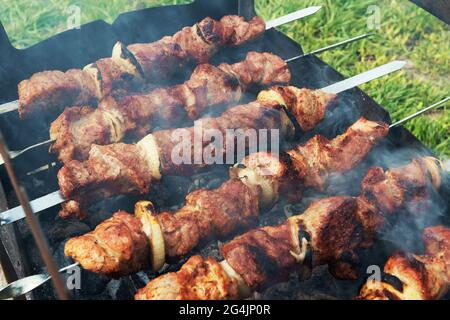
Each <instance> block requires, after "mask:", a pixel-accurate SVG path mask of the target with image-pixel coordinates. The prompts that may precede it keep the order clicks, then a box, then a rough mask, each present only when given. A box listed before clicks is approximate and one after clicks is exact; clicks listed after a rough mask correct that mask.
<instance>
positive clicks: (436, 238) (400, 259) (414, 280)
mask: <svg viewBox="0 0 450 320" xmlns="http://www.w3.org/2000/svg"><path fill="white" fill-rule="evenodd" d="M423 238H424V242H425V246H426V253H425V254H424V255H413V254H406V253H401V252H399V253H396V254H394V255H393V256H391V257H390V258H389V260H388V261H387V262H386V264H385V266H384V274H385V275H384V276H383V278H382V279H381V281H376V280H375V279H372V280H369V281H368V282H367V283H365V284H364V286H363V287H362V288H361V291H360V294H359V296H358V298H357V299H364V300H435V299H439V298H441V297H442V296H444V295H445V294H446V293H447V292H448V290H449V288H450V229H449V228H447V227H444V226H436V227H430V228H427V229H425V231H424V236H423Z"/></svg>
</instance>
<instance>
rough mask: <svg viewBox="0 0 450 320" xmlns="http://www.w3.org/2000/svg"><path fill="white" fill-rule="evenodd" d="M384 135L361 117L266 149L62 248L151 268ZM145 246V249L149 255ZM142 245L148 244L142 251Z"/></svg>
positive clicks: (123, 269)
mask: <svg viewBox="0 0 450 320" xmlns="http://www.w3.org/2000/svg"><path fill="white" fill-rule="evenodd" d="M434 105H436V104H434ZM424 110H429V108H425V109H424ZM387 132H388V125H387V124H384V123H377V122H374V121H368V120H366V119H364V118H362V119H360V120H358V121H357V122H356V123H354V124H353V125H352V126H350V127H349V128H348V129H347V130H346V132H345V133H344V134H342V135H340V136H337V137H335V138H334V139H332V140H331V141H329V140H327V139H326V138H324V137H322V136H320V135H317V136H315V137H313V138H311V139H310V140H309V141H308V142H306V143H305V144H304V145H298V146H297V147H296V148H294V149H292V150H289V151H287V152H285V153H282V155H281V157H273V156H271V154H270V153H267V152H257V153H254V154H251V155H249V156H247V157H246V158H245V159H244V160H243V162H242V163H241V164H239V165H237V166H235V167H234V168H231V170H230V179H229V180H228V181H227V182H225V183H223V184H222V185H221V186H220V187H219V188H217V189H214V190H197V191H194V192H192V193H191V194H189V195H188V196H187V197H186V205H185V206H183V207H182V208H181V209H179V210H177V211H176V212H175V213H173V212H172V213H169V212H165V213H162V214H160V215H156V214H152V212H151V211H152V210H153V208H152V206H151V203H150V202H148V201H141V202H138V203H137V204H136V208H135V215H136V217H137V218H139V219H141V222H142V225H146V227H145V228H143V227H141V228H140V229H139V228H138V229H134V230H133V229H129V228H127V227H126V226H127V225H133V226H137V225H138V224H137V223H134V224H133V223H131V222H132V221H133V219H132V218H131V216H130V215H128V214H127V213H125V212H123V211H120V212H118V213H116V214H114V215H113V218H111V219H108V220H106V221H105V222H103V223H101V224H100V225H99V226H97V228H96V229H95V231H93V232H90V233H88V234H87V235H84V236H81V237H76V238H73V239H71V240H69V241H68V242H67V244H66V246H65V253H66V255H68V256H70V257H72V258H73V259H74V260H75V261H78V262H80V263H81V265H82V266H83V267H85V268H86V269H88V270H89V271H93V272H99V273H104V274H108V275H126V274H128V273H130V272H131V273H132V272H136V271H138V270H140V269H141V268H142V267H143V266H144V265H145V263H146V262H147V261H152V262H151V264H150V265H151V267H152V269H153V270H154V271H157V270H159V269H160V268H161V267H162V264H163V263H164V257H166V256H167V257H172V258H173V257H180V256H183V255H186V254H187V253H188V252H189V251H190V250H192V249H193V248H195V247H197V245H198V244H199V243H201V242H204V241H205V239H211V238H222V239H223V238H226V237H227V236H229V235H230V234H233V233H236V231H239V230H242V229H245V228H248V227H249V226H251V225H252V223H254V221H255V220H256V219H257V217H258V215H259V211H260V210H262V209H263V208H270V207H271V206H273V205H274V203H275V202H276V201H278V198H279V196H280V195H282V194H283V195H285V194H289V197H290V198H292V199H294V198H298V197H299V195H301V193H302V191H303V188H315V189H319V190H322V189H323V188H324V186H325V184H326V181H327V177H328V176H330V175H332V174H336V173H339V174H342V173H344V172H346V171H348V170H350V169H351V168H353V167H354V166H356V165H357V164H358V163H359V162H360V161H361V160H362V159H363V158H364V157H365V156H366V155H367V153H368V152H369V151H370V150H371V149H372V147H373V146H374V145H376V144H377V142H378V141H379V140H380V139H382V138H383V137H385V136H386V135H387ZM436 183H437V182H436ZM439 184H440V182H439ZM293 185H298V186H299V187H297V188H295V189H297V191H296V192H294V193H292V191H290V190H292V189H293V188H292V186H293ZM300 186H301V187H300ZM146 211H150V214H152V215H153V217H149V216H148V215H147V214H146ZM236 213H238V214H236ZM135 219H136V218H135ZM122 220H124V221H127V222H126V223H124V222H123V221H122ZM116 228H117V229H116ZM113 229H116V230H114V231H113ZM126 230H133V231H134V232H130V233H129V234H130V235H131V238H133V240H131V238H130V240H129V241H127V242H126V245H123V244H124V242H123V241H120V243H119V244H117V243H115V241H114V238H112V237H111V235H113V234H115V233H116V231H117V233H120V234H124V233H125V232H120V231H126ZM139 230H147V239H150V242H149V245H147V246H144V245H139V244H138V243H139V241H140V240H141V239H139V238H138V237H134V236H133V235H135V236H136V235H138V234H139V232H138V231H139ZM144 233H146V232H144ZM149 233H150V234H149ZM97 239H100V240H97ZM143 239H146V238H145V237H144V238H143ZM147 239H146V240H144V241H147ZM152 239H155V240H154V241H155V245H152V243H153V242H152V241H153V240H152ZM161 243H163V244H161ZM117 246H118V247H117ZM148 247H150V248H151V252H152V254H151V255H150V258H148ZM157 247H160V248H161V249H163V250H162V251H159V252H158V251H157V250H155V249H154V248H157ZM113 248H120V250H119V249H118V250H114V249H113ZM144 248H147V249H145V250H144V252H142V251H141V250H143V249H144ZM92 252H96V254H95V255H94V256H95V257H96V258H92V256H93V255H92ZM111 252H113V253H114V252H115V253H116V254H110V253H111ZM119 252H120V254H119ZM121 257H123V258H124V259H121Z"/></svg>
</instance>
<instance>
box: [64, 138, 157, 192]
mask: <svg viewBox="0 0 450 320" xmlns="http://www.w3.org/2000/svg"><path fill="white" fill-rule="evenodd" d="M58 181H59V183H60V185H59V186H60V188H61V193H62V194H63V196H64V197H66V198H74V199H83V197H90V198H99V197H100V198H103V197H110V196H111V195H113V194H120V193H127V192H132V191H139V192H141V193H146V192H148V190H149V189H148V188H149V184H150V181H152V175H151V170H150V168H149V167H148V163H147V162H146V161H145V159H143V157H142V154H141V151H140V150H139V149H138V148H137V147H136V146H135V145H126V144H122V143H118V144H115V145H111V146H97V145H94V146H93V147H92V149H91V152H90V158H89V160H87V161H85V162H79V161H77V160H73V161H71V162H69V163H68V164H67V165H66V166H64V167H63V168H61V170H60V171H59V172H58ZM112 186H113V188H112Z"/></svg>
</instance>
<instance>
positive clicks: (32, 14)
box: [0, 0, 450, 157]
mask: <svg viewBox="0 0 450 320" xmlns="http://www.w3.org/2000/svg"><path fill="white" fill-rule="evenodd" d="M212 1H213V0H212ZM186 2H189V1H167V0H166V1H164V0H147V1H144V0H108V1H106V0H95V1H94V0H84V1H68V0H58V1H57V0H46V1H44V0H32V1H30V0H15V1H10V0H0V7H1V8H2V10H1V11H0V21H2V23H3V24H4V25H5V28H6V30H7V32H8V34H9V36H10V38H11V40H12V42H13V44H14V45H15V46H17V47H26V46H29V45H31V44H33V43H35V42H38V41H41V40H43V39H45V38H48V37H49V36H51V35H53V34H55V33H58V32H61V31H64V30H65V27H66V20H67V16H68V11H67V10H68V7H69V5H70V4H76V5H78V6H79V7H80V8H81V23H85V22H88V21H92V20H95V19H104V20H106V21H108V22H112V21H113V20H114V18H115V17H116V16H117V15H118V14H119V13H121V12H125V11H130V10H136V9H140V8H144V7H150V6H156V5H162V4H173V3H186ZM319 4H321V5H324V8H323V9H322V10H321V11H320V12H319V13H318V14H316V15H314V16H313V17H309V18H306V19H303V20H302V21H298V22H295V23H291V24H289V25H286V26H283V27H282V28H281V30H282V31H283V32H285V33H286V34H288V35H289V36H290V37H292V38H293V39H295V40H296V41H298V42H299V43H301V44H302V45H303V47H304V49H305V50H306V51H309V50H312V49H315V48H319V47H322V46H324V45H327V44H332V43H335V42H338V41H340V40H344V39H347V38H349V37H352V36H355V35H358V34H361V33H365V32H370V31H376V32H377V33H378V36H377V37H375V38H374V37H372V38H370V39H366V40H363V41H360V42H358V43H354V44H352V45H350V46H348V47H346V48H342V49H335V50H332V51H329V52H325V53H323V54H321V58H322V59H323V60H325V61H326V62H328V63H329V64H331V65H332V66H333V67H334V68H336V69H337V70H338V71H340V72H341V73H343V74H344V75H346V76H351V75H354V74H357V73H359V72H362V71H364V70H367V69H370V68H372V67H374V66H377V65H380V64H383V63H386V62H389V61H391V60H393V59H403V60H407V61H408V62H409V64H408V68H407V69H406V70H405V71H402V72H399V73H396V74H395V75H391V76H389V77H386V78H383V79H382V80H376V81H373V82H371V83H368V84H365V85H364V86H362V88H363V89H364V90H365V91H366V92H367V93H368V94H369V95H370V96H372V97H373V98H374V99H375V100H376V101H378V102H379V103H380V104H381V105H383V106H384V107H386V108H387V109H388V110H389V112H390V114H391V117H392V119H393V120H398V119H401V118H402V117H404V116H406V115H408V114H410V113H412V112H414V111H417V110H419V109H420V108H422V107H424V106H426V105H429V104H432V103H433V102H436V101H438V100H440V99H442V98H444V97H446V96H449V95H450V83H449V82H450V81H449V74H450V60H449V57H450V27H449V26H447V25H446V24H445V23H443V22H441V21H440V20H438V19H437V18H435V17H433V16H432V15H430V14H429V13H427V12H426V11H424V10H422V9H420V8H418V7H416V6H415V5H414V4H412V3H410V2H409V1H406V0H389V1H388V0H377V1H375V0H358V1H347V0H323V1H319V0H303V1H299V0H256V5H257V11H258V14H260V15H261V16H262V17H264V18H265V19H269V18H275V17H278V16H280V15H283V14H286V13H288V12H291V11H294V10H296V9H299V8H303V7H307V6H310V5H319ZM371 5H376V6H378V7H379V9H380V13H381V16H380V28H379V29H377V30H370V29H369V28H368V24H367V19H368V18H369V14H368V13H367V9H368V7H369V6H371ZM406 126H407V128H408V129H409V130H411V131H412V132H413V133H414V134H415V135H416V136H417V137H418V138H419V139H420V140H421V141H423V142H424V143H425V144H426V145H428V146H429V147H430V148H431V149H433V150H434V151H435V152H436V153H437V154H438V155H440V156H441V157H449V156H450V108H449V107H448V105H447V107H445V108H442V109H440V110H437V111H434V112H432V113H430V114H428V115H425V116H421V117H419V118H416V119H414V120H412V121H410V122H409V123H408V124H407V125H406Z"/></svg>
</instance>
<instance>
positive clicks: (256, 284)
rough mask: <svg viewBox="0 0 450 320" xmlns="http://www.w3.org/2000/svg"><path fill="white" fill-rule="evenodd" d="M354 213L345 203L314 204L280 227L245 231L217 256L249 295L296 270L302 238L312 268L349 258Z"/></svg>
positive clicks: (349, 201)
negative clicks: (233, 273)
mask: <svg viewBox="0 0 450 320" xmlns="http://www.w3.org/2000/svg"><path fill="white" fill-rule="evenodd" d="M356 208H357V205H356V201H355V199H354V198H350V197H335V198H327V199H322V200H318V201H316V202H314V203H313V204H312V205H311V206H310V207H309V208H308V209H307V210H306V211H305V212H304V213H303V214H302V215H300V216H295V217H291V218H289V219H288V220H287V221H286V222H285V223H283V224H281V225H278V226H275V227H263V228H258V229H255V230H251V231H249V232H247V233H245V234H244V235H242V236H239V237H237V238H235V239H234V240H231V241H230V242H228V243H226V244H225V245H224V246H222V248H221V254H222V256H223V257H224V258H225V260H226V261H227V262H228V264H229V265H230V266H231V267H232V268H233V270H234V271H236V272H237V273H238V274H239V275H240V276H241V277H242V278H243V279H244V281H245V283H246V284H247V285H248V286H249V287H250V288H251V289H253V290H257V291H260V290H264V289H265V288H267V287H269V286H271V285H273V284H274V283H277V282H282V281H285V280H287V279H288V277H289V275H290V274H291V273H292V272H293V271H295V270H299V269H300V268H301V266H302V264H303V263H304V262H305V261H304V257H303V258H302V257H300V255H301V254H302V250H301V243H302V239H303V237H307V238H309V239H307V240H308V242H309V245H310V246H311V248H312V252H313V253H312V254H313V257H312V262H311V263H312V264H313V265H318V264H323V263H327V262H331V261H337V260H339V259H340V258H341V257H342V256H343V255H344V254H346V255H348V254H350V253H352V251H353V250H354V249H355V248H357V247H358V245H359V243H360V241H361V239H360V237H358V233H360V231H361V227H360V224H359V223H358V222H357V223H355V221H357V216H356ZM294 230H295V232H294Z"/></svg>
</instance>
